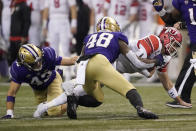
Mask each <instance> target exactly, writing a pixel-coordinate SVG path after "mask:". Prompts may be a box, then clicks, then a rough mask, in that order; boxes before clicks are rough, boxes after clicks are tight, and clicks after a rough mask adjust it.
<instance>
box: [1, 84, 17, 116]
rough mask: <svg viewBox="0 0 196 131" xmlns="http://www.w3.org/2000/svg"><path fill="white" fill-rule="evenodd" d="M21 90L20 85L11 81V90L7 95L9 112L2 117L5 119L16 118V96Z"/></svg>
mask: <svg viewBox="0 0 196 131" xmlns="http://www.w3.org/2000/svg"><path fill="white" fill-rule="evenodd" d="M19 88H20V84H18V83H15V82H13V81H11V83H10V89H9V90H8V93H7V103H6V107H7V112H6V115H5V116H3V117H2V118H3V119H11V118H14V103H15V96H16V93H17V91H18V90H19Z"/></svg>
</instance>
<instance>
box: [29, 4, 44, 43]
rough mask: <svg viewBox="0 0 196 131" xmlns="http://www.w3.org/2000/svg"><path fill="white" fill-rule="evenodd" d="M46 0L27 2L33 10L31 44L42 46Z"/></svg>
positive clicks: (30, 31) (30, 33)
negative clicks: (43, 15) (43, 14)
mask: <svg viewBox="0 0 196 131" xmlns="http://www.w3.org/2000/svg"><path fill="white" fill-rule="evenodd" d="M44 1H45V0H27V5H28V6H29V7H30V8H31V26H30V28H29V43H33V44H36V46H41V42H42V38H41V29H42V13H43V8H44Z"/></svg>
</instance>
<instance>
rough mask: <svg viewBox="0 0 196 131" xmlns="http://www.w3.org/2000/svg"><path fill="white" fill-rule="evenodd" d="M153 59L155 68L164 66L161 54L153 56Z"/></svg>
mask: <svg viewBox="0 0 196 131" xmlns="http://www.w3.org/2000/svg"><path fill="white" fill-rule="evenodd" d="M154 59H155V60H156V62H155V66H162V65H163V64H165V62H164V58H163V55H162V54H159V55H157V56H155V57H154Z"/></svg>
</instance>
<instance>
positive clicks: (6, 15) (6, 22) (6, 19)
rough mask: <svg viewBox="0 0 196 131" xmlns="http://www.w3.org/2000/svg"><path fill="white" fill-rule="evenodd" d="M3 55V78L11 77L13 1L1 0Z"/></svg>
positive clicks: (1, 68)
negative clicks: (11, 5)
mask: <svg viewBox="0 0 196 131" xmlns="http://www.w3.org/2000/svg"><path fill="white" fill-rule="evenodd" d="M0 2H1V5H2V6H1V28H0V29H1V31H0V32H1V34H0V35H1V38H0V39H1V40H0V42H1V45H0V49H1V51H0V52H1V53H0V57H1V58H0V59H1V60H0V72H1V76H2V77H3V78H6V79H7V78H8V77H9V71H8V67H9V66H8V61H7V54H8V48H9V46H10V40H9V37H10V22H11V9H10V4H11V0H1V1H0Z"/></svg>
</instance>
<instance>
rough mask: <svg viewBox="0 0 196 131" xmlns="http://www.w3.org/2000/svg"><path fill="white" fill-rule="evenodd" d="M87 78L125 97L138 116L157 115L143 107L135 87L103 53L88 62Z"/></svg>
mask: <svg viewBox="0 0 196 131" xmlns="http://www.w3.org/2000/svg"><path fill="white" fill-rule="evenodd" d="M86 72H87V76H88V77H87V78H89V77H90V76H91V78H89V79H94V80H97V81H99V82H100V83H103V84H104V85H106V86H107V87H109V88H111V89H112V90H114V91H116V92H117V93H119V94H121V95H122V96H124V97H127V98H128V99H129V101H130V102H131V104H132V105H133V106H134V107H135V108H136V109H137V113H138V115H139V116H140V117H142V118H146V119H156V118H158V116H157V115H155V114H154V113H152V112H150V111H147V110H146V109H144V108H143V103H142V100H141V97H140V95H139V94H138V92H137V91H136V89H135V87H134V86H133V85H132V84H131V83H129V82H128V81H127V80H126V79H125V78H124V77H123V76H122V75H121V74H120V73H118V72H117V71H116V70H115V69H114V68H113V67H112V65H111V64H110V62H109V61H108V60H107V59H106V58H105V57H104V56H103V55H96V56H94V57H93V58H91V60H90V61H89V63H88V66H87V71H86Z"/></svg>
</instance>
